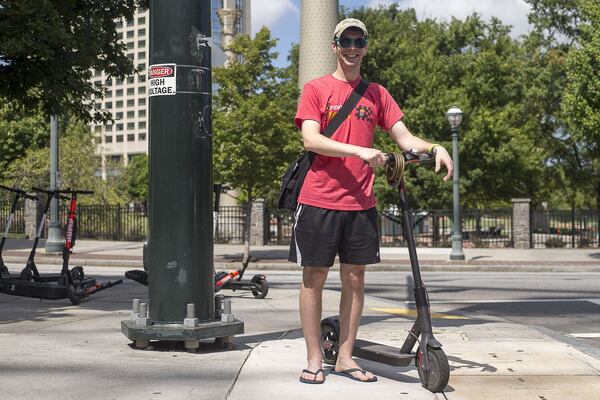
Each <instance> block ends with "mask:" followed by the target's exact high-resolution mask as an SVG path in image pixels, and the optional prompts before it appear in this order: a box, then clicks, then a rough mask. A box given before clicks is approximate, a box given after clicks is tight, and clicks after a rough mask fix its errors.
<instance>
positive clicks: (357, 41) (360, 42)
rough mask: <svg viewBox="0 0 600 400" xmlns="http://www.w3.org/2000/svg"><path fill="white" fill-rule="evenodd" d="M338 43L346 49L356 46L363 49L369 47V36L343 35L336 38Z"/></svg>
mask: <svg viewBox="0 0 600 400" xmlns="http://www.w3.org/2000/svg"><path fill="white" fill-rule="evenodd" d="M335 42H336V44H337V45H338V46H339V47H341V48H344V49H348V48H350V47H356V48H357V49H363V48H365V47H367V38H362V37H360V38H349V37H341V38H337V39H335Z"/></svg>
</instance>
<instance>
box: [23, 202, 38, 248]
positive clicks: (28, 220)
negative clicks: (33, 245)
mask: <svg viewBox="0 0 600 400" xmlns="http://www.w3.org/2000/svg"><path fill="white" fill-rule="evenodd" d="M23 214H24V215H23V218H24V219H25V238H27V239H33V238H34V237H35V233H36V230H37V224H38V223H39V222H40V221H39V219H40V217H41V216H42V213H41V210H40V208H39V207H38V202H37V201H35V200H29V199H25V209H24V213H23Z"/></svg>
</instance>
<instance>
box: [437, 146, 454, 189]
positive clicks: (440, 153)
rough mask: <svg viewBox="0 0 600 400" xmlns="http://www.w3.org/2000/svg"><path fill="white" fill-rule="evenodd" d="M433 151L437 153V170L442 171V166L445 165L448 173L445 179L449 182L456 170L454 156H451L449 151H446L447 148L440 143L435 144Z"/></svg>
mask: <svg viewBox="0 0 600 400" xmlns="http://www.w3.org/2000/svg"><path fill="white" fill-rule="evenodd" d="M433 153H434V154H435V172H436V173H437V172H440V170H441V169H442V166H445V167H446V170H447V171H448V173H447V174H446V176H444V178H443V179H444V181H445V182H447V181H448V180H449V179H450V178H452V172H453V171H454V163H453V162H452V157H450V154H448V151H446V149H445V148H443V147H442V146H440V145H437V146H435V148H434V149H433Z"/></svg>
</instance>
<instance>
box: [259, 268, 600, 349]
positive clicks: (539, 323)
mask: <svg viewBox="0 0 600 400" xmlns="http://www.w3.org/2000/svg"><path fill="white" fill-rule="evenodd" d="M267 275H268V279H269V283H270V284H271V287H279V288H283V287H285V288H290V287H293V286H297V285H298V282H299V279H300V274H299V272H271V271H269V272H268V274H267ZM366 280H367V283H366V295H367V296H373V297H377V298H380V299H386V300H391V301H393V302H402V303H405V302H409V303H408V304H407V306H412V305H414V303H411V301H412V300H413V295H412V278H411V275H410V273H407V272H368V271H367V275H366ZM423 281H424V283H425V285H426V287H427V289H428V292H429V300H430V302H431V308H432V312H435V311H436V306H440V305H442V304H443V305H444V306H452V308H453V311H452V312H453V313H458V314H464V315H468V316H478V315H486V316H495V317H500V318H504V319H507V320H509V321H513V322H516V323H519V324H525V325H529V326H535V327H542V328H546V329H549V330H551V331H554V332H556V333H557V334H559V336H560V337H561V340H563V341H568V342H573V343H574V344H579V345H581V347H582V348H581V349H580V350H582V351H585V346H586V345H587V346H592V347H594V348H595V349H598V350H600V289H599V288H600V274H599V273H560V272H552V273H542V272H536V273H510V272H502V273H491V272H449V273H444V272H427V273H423ZM340 288H341V286H340V281H339V274H338V272H336V271H331V272H330V274H329V277H328V280H327V284H326V289H333V290H340ZM435 323H436V321H435V320H434V325H435ZM588 350H589V349H588ZM598 354H599V355H600V352H598Z"/></svg>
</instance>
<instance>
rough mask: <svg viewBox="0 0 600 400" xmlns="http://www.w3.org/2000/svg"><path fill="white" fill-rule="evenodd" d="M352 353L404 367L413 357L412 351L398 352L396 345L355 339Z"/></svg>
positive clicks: (366, 358)
mask: <svg viewBox="0 0 600 400" xmlns="http://www.w3.org/2000/svg"><path fill="white" fill-rule="evenodd" d="M352 355H354V356H356V357H360V358H363V359H365V360H370V361H375V362H378V363H383V364H387V365H392V366H395V367H406V366H407V365H410V363H411V362H413V360H414V359H415V354H414V353H410V354H407V353H400V349H399V348H397V347H392V346H386V345H384V344H380V343H374V342H369V341H368V340H361V339H356V341H355V342H354V350H353V352H352Z"/></svg>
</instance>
